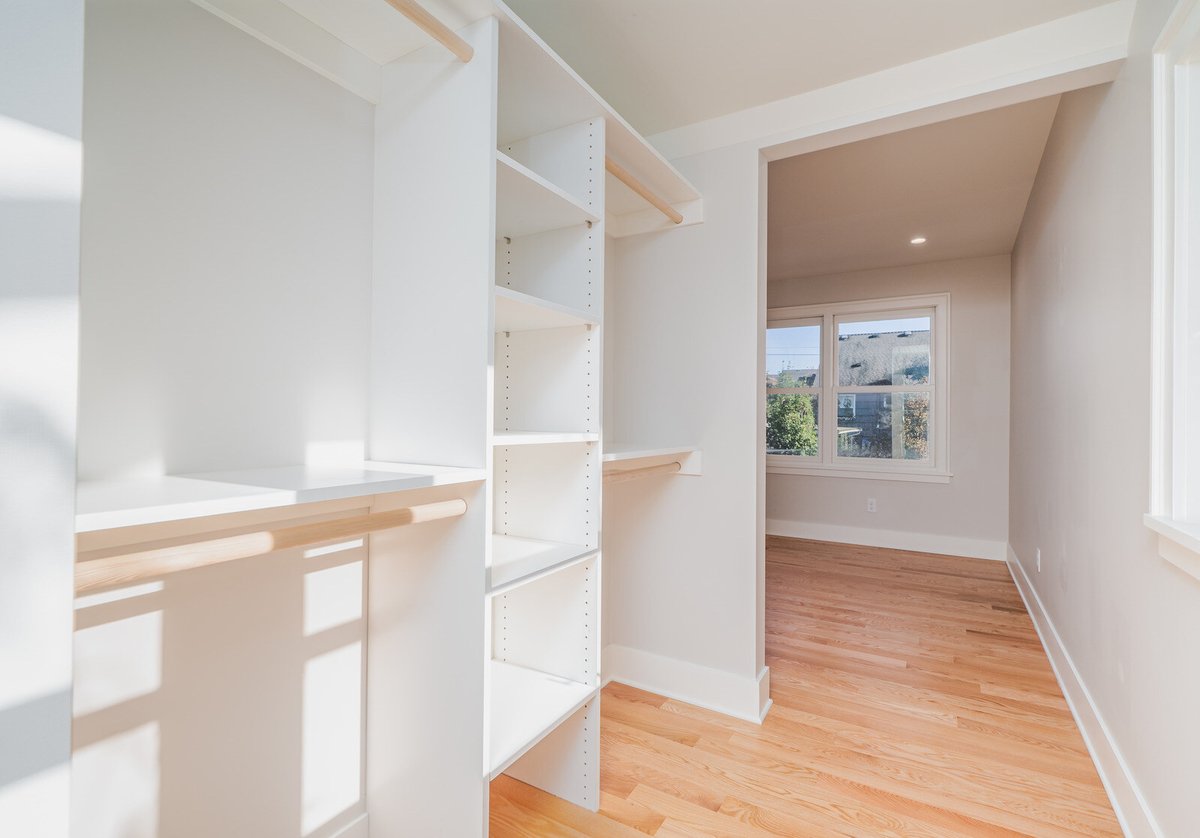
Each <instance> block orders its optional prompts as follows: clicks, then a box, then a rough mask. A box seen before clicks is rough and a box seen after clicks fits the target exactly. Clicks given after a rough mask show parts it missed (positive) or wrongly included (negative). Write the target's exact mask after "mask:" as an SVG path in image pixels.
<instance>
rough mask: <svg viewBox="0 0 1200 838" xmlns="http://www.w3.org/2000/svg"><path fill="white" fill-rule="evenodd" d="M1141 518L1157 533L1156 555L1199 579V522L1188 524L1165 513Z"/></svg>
mask: <svg viewBox="0 0 1200 838" xmlns="http://www.w3.org/2000/svg"><path fill="white" fill-rule="evenodd" d="M1142 520H1143V521H1144V522H1145V524H1146V526H1147V527H1149V528H1150V529H1152V530H1154V531H1155V532H1156V533H1158V555H1160V556H1162V557H1163V558H1164V559H1166V560H1167V561H1169V562H1170V563H1171V564H1173V565H1175V566H1176V567H1177V568H1179V569H1180V570H1182V571H1183V572H1185V573H1189V574H1191V575H1192V576H1194V577H1196V578H1197V579H1200V524H1189V523H1187V522H1186V521H1178V520H1176V519H1174V518H1168V517H1167V516H1165V515H1146V516H1144V517H1143V518H1142Z"/></svg>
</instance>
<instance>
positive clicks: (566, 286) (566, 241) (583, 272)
mask: <svg viewBox="0 0 1200 838" xmlns="http://www.w3.org/2000/svg"><path fill="white" fill-rule="evenodd" d="M603 249H604V236H603V233H602V231H599V230H598V229H597V225H593V226H592V228H591V229H588V228H587V227H567V228H563V229H560V230H552V231H549V232H545V233H540V234H538V235H536V236H525V237H523V238H516V239H510V240H505V239H503V238H502V239H500V240H499V241H498V242H497V243H496V285H497V286H501V287H504V288H513V289H515V290H517V291H521V292H523V293H526V294H529V295H531V296H534V297H538V298H541V299H545V300H550V301H552V302H555V303H558V304H559V305H564V306H568V307H570V308H574V309H577V310H580V311H585V312H588V313H589V314H592V315H593V316H596V317H599V315H600V310H601V308H602V307H603V300H602V299H601V297H600V296H599V293H598V291H597V290H596V289H597V288H598V287H599V285H598V283H596V282H594V281H592V280H593V278H594V277H595V276H596V275H597V272H598V270H599V268H597V267H596V266H597V265H599V264H601V262H599V261H597V256H596V254H597V253H598V252H599V253H603ZM589 260H590V261H589Z"/></svg>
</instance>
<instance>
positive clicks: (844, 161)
mask: <svg viewBox="0 0 1200 838" xmlns="http://www.w3.org/2000/svg"><path fill="white" fill-rule="evenodd" d="M1058 98H1059V97H1057V96H1053V97H1050V98H1048V99H1038V100H1035V101H1032V102H1025V103H1022V104H1019V105H1012V106H1010V107H1007V108H999V109H997V110H992V111H985V112H983V113H978V114H973V115H971V116H965V117H961V118H959V119H952V120H948V121H946V122H938V123H934V124H932V125H926V126H923V127H921V128H913V129H911V130H908V131H901V132H899V133H895V134H888V135H885V136H882V137H875V138H873V139H869V140H862V141H860V142H856V143H850V144H848V145H842V146H837V147H834V148H829V149H825V150H823V151H816V152H812V153H811V154H802V155H798V156H796V157H789V158H787V159H785V160H778V161H776V162H774V163H771V165H770V169H769V175H768V177H769V180H768V202H769V203H768V214H767V223H768V238H767V251H768V255H767V275H768V278H769V279H773V280H774V279H790V278H794V277H804V276H821V275H826V274H835V273H847V272H850V271H860V270H869V269H871V268H882V267H893V266H897V265H911V264H916V263H918V262H935V261H941V260H944V259H961V258H967V257H971V256H990V255H995V254H1000V253H1009V252H1011V251H1012V247H1013V244H1014V242H1015V241H1016V236H1017V231H1018V229H1019V228H1020V225H1021V218H1022V216H1023V215H1024V214H1025V205H1026V203H1027V202H1028V199H1029V192H1030V190H1031V189H1032V187H1033V180H1034V178H1035V177H1036V175H1037V170H1038V165H1039V163H1040V162H1041V158H1042V152H1043V150H1044V149H1045V146H1046V138H1047V136H1048V134H1049V132H1050V126H1051V124H1052V123H1053V121H1054V114H1055V111H1056V110H1057V108H1058ZM915 236H925V237H926V238H928V242H927V243H926V244H924V245H922V246H920V247H914V246H912V245H911V244H909V242H910V240H911V239H912V238H913V237H915Z"/></svg>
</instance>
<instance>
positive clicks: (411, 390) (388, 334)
mask: <svg viewBox="0 0 1200 838" xmlns="http://www.w3.org/2000/svg"><path fill="white" fill-rule="evenodd" d="M460 34H462V35H463V37H465V38H467V40H468V41H469V42H470V43H471V44H472V46H474V47H475V50H476V55H475V57H474V58H473V59H472V60H471V62H470V63H468V64H463V63H461V62H459V61H458V60H457V59H455V58H454V57H453V56H447V54H446V51H445V50H444V49H442V48H441V47H440V45H437V44H431V45H429V46H427V47H425V48H423V49H420V50H418V51H417V52H415V53H412V54H411V55H408V56H405V57H404V58H401V59H399V60H397V61H395V62H393V63H391V64H389V65H386V66H385V67H384V68H383V90H382V98H381V101H380V103H379V105H378V107H377V109H376V117H375V120H376V122H375V126H376V131H375V139H376V156H375V165H376V169H375V183H376V192H375V258H374V286H373V296H372V334H371V379H370V384H371V391H370V400H371V410H370V429H369V435H368V446H369V453H370V456H371V458H372V459H378V460H389V461H394V462H416V463H438V464H443V465H460V466H467V467H479V466H482V465H484V463H485V461H486V454H487V428H488V417H489V410H488V408H489V404H488V394H489V392H490V391H489V389H488V388H489V386H490V384H489V364H488V362H489V360H490V352H491V339H490V335H491V305H492V303H491V278H492V271H493V267H494V258H495V254H494V250H493V248H492V246H491V244H490V242H491V241H492V238H493V229H494V226H493V223H494V212H495V208H494V199H495V147H494V139H493V138H494V137H495V113H496V110H495V109H496V105H495V97H496V37H497V36H496V21H495V19H494V18H485V19H483V20H481V21H478V22H476V23H474V24H472V25H470V26H468V27H466V28H465V29H464V30H463V31H462V32H461V33H460Z"/></svg>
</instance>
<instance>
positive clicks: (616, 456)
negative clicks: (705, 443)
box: [600, 443, 696, 463]
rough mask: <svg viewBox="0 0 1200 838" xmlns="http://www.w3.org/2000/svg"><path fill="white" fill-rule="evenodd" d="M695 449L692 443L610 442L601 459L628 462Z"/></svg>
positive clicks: (690, 451) (687, 452)
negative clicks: (651, 445)
mask: <svg viewBox="0 0 1200 838" xmlns="http://www.w3.org/2000/svg"><path fill="white" fill-rule="evenodd" d="M695 451H696V449H695V448H694V447H693V446H691V445H679V446H667V447H664V448H650V447H647V446H644V445H629V444H620V443H610V444H607V445H605V446H604V454H603V455H602V456H601V458H600V459H602V460H603V461H604V462H606V463H628V462H630V461H634V460H649V459H655V458H658V457H671V456H676V455H687V454H692V453H694V452H695Z"/></svg>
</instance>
